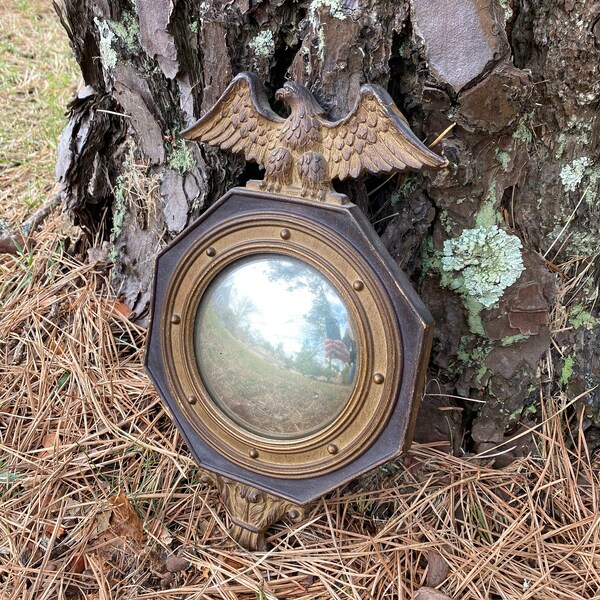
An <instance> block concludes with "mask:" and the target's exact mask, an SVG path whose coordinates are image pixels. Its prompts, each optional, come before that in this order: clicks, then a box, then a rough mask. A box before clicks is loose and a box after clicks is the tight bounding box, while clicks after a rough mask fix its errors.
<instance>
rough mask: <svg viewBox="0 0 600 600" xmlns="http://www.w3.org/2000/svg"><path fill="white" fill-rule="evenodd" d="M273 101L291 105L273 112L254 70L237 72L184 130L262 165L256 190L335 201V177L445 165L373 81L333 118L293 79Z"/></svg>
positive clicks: (337, 198) (186, 135) (190, 136)
mask: <svg viewBox="0 0 600 600" xmlns="http://www.w3.org/2000/svg"><path fill="white" fill-rule="evenodd" d="M275 98H276V99H277V100H282V101H283V102H284V103H285V104H286V105H287V106H288V107H289V109H290V114H289V116H288V117H287V118H283V117H280V116H279V115H278V114H277V113H275V112H273V110H272V109H271V107H270V105H269V101H268V99H267V95H266V93H265V90H264V87H263V85H262V83H261V82H260V80H259V78H258V77H257V76H256V75H255V74H254V73H246V72H243V73H240V74H239V75H237V76H236V77H235V78H234V79H233V81H232V82H231V83H230V84H229V86H228V87H227V89H226V90H225V92H224V93H223V95H222V96H221V98H219V100H218V101H217V103H216V104H215V105H214V106H213V107H212V108H211V109H210V110H209V111H208V112H207V113H206V114H205V115H204V116H203V117H202V118H201V119H200V120H198V121H197V122H196V123H195V124H194V125H192V126H191V127H189V128H188V129H186V130H185V131H183V133H182V135H183V137H185V138H187V139H190V140H200V141H202V142H206V143H207V144H211V145H213V146H218V147H220V148H222V149H223V150H229V151H231V152H234V153H236V154H240V155H242V156H244V158H245V159H246V160H248V161H253V162H256V163H258V164H259V165H260V166H262V167H264V169H265V177H264V180H263V181H262V182H260V184H259V185H260V187H261V188H262V189H265V190H267V191H272V192H281V193H287V194H291V195H300V196H303V197H311V198H314V199H319V200H325V199H327V200H329V201H334V202H335V201H337V202H340V194H335V192H334V190H333V187H332V185H331V180H332V179H334V178H338V179H341V180H343V179H346V178H347V177H359V176H360V175H362V174H363V173H365V172H366V171H368V172H370V173H373V174H377V173H387V172H390V171H392V170H395V171H405V170H418V169H421V168H423V167H433V168H440V167H444V166H446V165H447V164H448V162H447V161H446V160H445V159H444V158H442V157H440V156H438V155H437V154H435V153H434V152H432V151H431V150H429V149H428V148H427V147H426V146H425V145H423V144H422V143H421V142H420V141H419V139H418V138H417V137H416V136H415V134H414V133H413V132H412V131H411V129H410V127H409V126H408V123H407V121H406V119H405V118H404V116H403V115H402V113H401V112H400V111H399V110H398V108H397V107H396V105H395V104H394V101H393V100H392V98H391V96H390V95H389V94H388V93H387V92H386V91H385V90H384V89H383V88H382V87H379V86H377V85H363V86H362V87H361V89H360V96H359V98H358V100H357V102H356V105H355V106H354V109H353V110H352V112H350V114H349V115H348V116H347V117H345V118H343V119H340V120H339V121H329V120H327V119H326V117H325V111H324V110H323V108H322V107H321V106H320V105H319V103H318V102H317V101H316V100H315V98H314V96H313V95H312V94H311V92H310V91H309V90H308V89H307V88H305V87H304V86H302V85H300V84H298V83H292V82H287V83H285V84H284V86H283V87H282V88H281V89H279V90H277V92H276V94H275ZM249 183H250V182H249Z"/></svg>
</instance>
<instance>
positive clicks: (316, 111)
mask: <svg viewBox="0 0 600 600" xmlns="http://www.w3.org/2000/svg"><path fill="white" fill-rule="evenodd" d="M275 100H281V101H282V102H283V103H284V104H285V105H286V106H288V107H289V109H290V110H291V111H292V113H294V112H295V111H297V110H300V109H302V108H304V109H305V110H306V111H307V112H308V113H309V114H313V115H323V114H325V111H324V110H323V108H322V107H321V105H320V104H319V103H318V102H317V101H316V100H315V97H314V96H313V95H312V94H311V92H310V90H308V89H307V88H305V87H304V86H303V85H300V84H298V83H294V82H292V81H288V82H286V83H284V84H283V87H282V88H279V89H278V90H277V91H276V92H275Z"/></svg>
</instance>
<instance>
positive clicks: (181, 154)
mask: <svg viewBox="0 0 600 600" xmlns="http://www.w3.org/2000/svg"><path fill="white" fill-rule="evenodd" d="M167 164H168V165H169V167H170V168H171V169H173V170H174V171H177V172H178V173H180V174H181V175H183V174H184V173H187V172H188V171H191V170H192V169H193V168H194V167H195V166H196V161H195V160H194V156H193V154H192V152H191V151H190V149H189V148H188V147H187V146H186V144H185V141H184V140H179V143H177V144H174V145H173V146H172V147H171V149H170V151H168V158H167Z"/></svg>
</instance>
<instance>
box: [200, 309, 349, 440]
mask: <svg viewBox="0 0 600 600" xmlns="http://www.w3.org/2000/svg"><path fill="white" fill-rule="evenodd" d="M196 336H197V343H196V347H197V352H198V366H199V369H200V372H201V374H202V377H203V380H204V382H205V384H207V387H208V389H209V392H210V393H211V395H212V396H213V398H214V399H215V401H216V403H217V405H218V406H219V407H220V408H221V409H222V410H223V411H224V412H225V413H226V414H227V415H228V416H229V417H230V418H232V419H233V420H234V421H236V422H237V423H238V424H240V425H242V426H243V427H245V428H248V429H250V430H251V431H253V432H255V433H258V434H260V435H265V436H268V437H276V438H290V437H291V438H293V437H300V436H303V435H307V434H309V433H311V432H313V431H317V430H319V429H321V428H322V427H324V426H326V425H327V424H328V423H330V422H331V421H332V420H333V419H334V418H335V417H336V416H337V415H338V414H339V412H340V411H341V410H342V409H343V407H344V405H345V404H346V402H347V400H348V399H349V396H350V395H351V392H352V386H350V385H342V384H339V383H334V382H327V381H322V380H320V379H317V378H314V377H308V376H306V375H303V374H301V373H299V372H297V371H294V370H292V369H289V368H285V366H284V365H283V364H281V363H278V362H274V361H273V359H272V358H269V357H267V356H266V355H262V354H259V353H258V352H256V351H255V350H254V349H251V348H249V347H248V346H247V345H246V344H244V343H243V341H241V340H240V339H237V338H236V337H234V336H233V335H232V334H231V333H230V332H229V331H228V330H227V328H226V327H225V326H224V324H223V322H222V321H221V320H220V318H219V317H218V315H217V314H216V312H215V310H214V308H213V307H212V306H211V307H208V308H207V309H206V311H205V312H204V318H203V319H202V329H201V330H200V331H198V330H197V332H196Z"/></svg>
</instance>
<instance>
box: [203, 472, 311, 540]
mask: <svg viewBox="0 0 600 600" xmlns="http://www.w3.org/2000/svg"><path fill="white" fill-rule="evenodd" d="M201 481H202V482H203V483H210V484H212V485H214V486H215V487H216V488H217V490H218V491H219V495H220V496H221V500H223V503H224V504H225V506H226V507H227V510H228V511H229V515H230V516H231V521H232V523H233V525H232V527H231V529H230V530H229V535H231V537H232V538H233V539H234V540H235V541H236V542H237V543H238V544H239V545H240V546H242V547H244V548H246V549H247V550H250V551H251V552H255V551H258V552H262V551H264V550H266V548H267V545H266V543H265V532H266V531H267V529H268V528H269V527H270V526H271V525H273V524H275V523H277V521H279V520H281V519H282V518H283V517H285V516H287V517H288V518H289V519H291V520H292V521H294V522H298V521H300V520H302V519H303V518H304V516H305V510H304V507H302V506H298V505H297V504H294V503H293V502H290V501H289V500H284V499H283V498H277V497H276V496H272V495H271V494H268V493H267V492H264V491H261V490H257V489H256V488H253V487H251V486H249V485H245V484H243V483H239V482H237V481H233V480H231V479H228V478H227V477H223V476H222V475H217V474H216V473H209V472H208V471H205V472H204V473H203V475H202V476H201Z"/></svg>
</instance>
